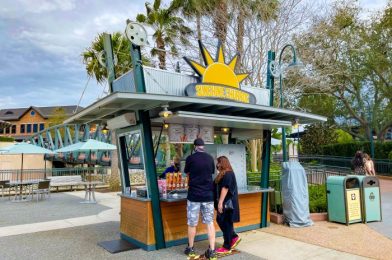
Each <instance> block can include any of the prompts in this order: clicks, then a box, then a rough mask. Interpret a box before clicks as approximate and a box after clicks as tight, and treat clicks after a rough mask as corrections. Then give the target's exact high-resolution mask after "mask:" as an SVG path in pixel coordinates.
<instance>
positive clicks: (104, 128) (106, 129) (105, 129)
mask: <svg viewBox="0 0 392 260" xmlns="http://www.w3.org/2000/svg"><path fill="white" fill-rule="evenodd" d="M108 132H109V128H108V125H107V124H105V125H104V126H103V128H102V133H103V134H105V135H106V134H107V133H108Z"/></svg>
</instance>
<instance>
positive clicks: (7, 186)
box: [0, 180, 11, 198]
mask: <svg viewBox="0 0 392 260" xmlns="http://www.w3.org/2000/svg"><path fill="white" fill-rule="evenodd" d="M0 189H1V197H2V198H4V190H5V189H8V195H10V193H11V186H10V181H9V180H5V181H0ZM8 197H9V196H8Z"/></svg>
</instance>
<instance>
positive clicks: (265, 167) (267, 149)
mask: <svg viewBox="0 0 392 260" xmlns="http://www.w3.org/2000/svg"><path fill="white" fill-rule="evenodd" d="M274 60H275V52H273V51H268V64H267V88H268V89H270V106H273V104H274V77H273V76H272V73H271V70H270V63H271V62H272V61H274ZM270 155H271V130H263V153H262V157H261V160H262V169H261V183H260V186H261V188H268V186H269V172H270ZM267 213H268V193H263V200H262V207H261V227H262V228H263V227H267Z"/></svg>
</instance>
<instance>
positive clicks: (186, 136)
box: [168, 124, 214, 144]
mask: <svg viewBox="0 0 392 260" xmlns="http://www.w3.org/2000/svg"><path fill="white" fill-rule="evenodd" d="M168 134H169V141H170V143H190V144H191V143H193V141H194V140H195V139H196V138H198V137H200V138H202V139H203V140H204V142H205V143H207V144H213V143H214V127H212V126H198V125H185V126H184V125H180V124H170V125H169V133H168Z"/></svg>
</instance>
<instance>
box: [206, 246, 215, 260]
mask: <svg viewBox="0 0 392 260" xmlns="http://www.w3.org/2000/svg"><path fill="white" fill-rule="evenodd" d="M216 254H217V252H216V251H215V250H212V249H211V248H208V249H207V251H206V252H205V253H204V256H205V258H207V259H209V260H217V259H218V256H217V255H216Z"/></svg>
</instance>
